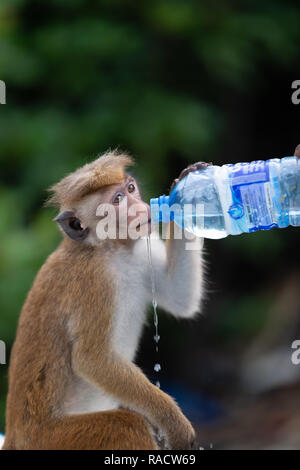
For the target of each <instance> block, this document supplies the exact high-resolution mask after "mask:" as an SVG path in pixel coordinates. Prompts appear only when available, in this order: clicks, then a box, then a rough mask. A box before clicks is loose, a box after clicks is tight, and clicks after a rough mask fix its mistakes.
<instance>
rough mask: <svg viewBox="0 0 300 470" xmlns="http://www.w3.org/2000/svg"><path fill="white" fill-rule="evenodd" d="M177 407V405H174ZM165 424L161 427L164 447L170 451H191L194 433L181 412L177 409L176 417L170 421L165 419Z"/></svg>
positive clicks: (194, 437)
mask: <svg viewBox="0 0 300 470" xmlns="http://www.w3.org/2000/svg"><path fill="white" fill-rule="evenodd" d="M176 406H177V405H176ZM166 420H167V421H168V422H167V423H164V425H163V428H164V429H163V434H164V437H165V445H166V448H167V449H171V450H191V449H193V448H194V443H195V439H196V433H195V431H194V428H193V426H192V425H191V423H190V422H189V420H188V419H187V418H186V417H185V416H184V414H183V413H182V412H181V410H180V409H179V407H178V409H177V413H176V416H173V417H172V418H171V419H170V417H169V419H168V417H167V414H166Z"/></svg>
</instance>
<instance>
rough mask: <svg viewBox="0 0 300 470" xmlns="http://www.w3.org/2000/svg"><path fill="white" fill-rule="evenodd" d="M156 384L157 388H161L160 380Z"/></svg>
mask: <svg viewBox="0 0 300 470" xmlns="http://www.w3.org/2000/svg"><path fill="white" fill-rule="evenodd" d="M155 385H156V386H157V388H160V382H159V380H157V381H156V384H155Z"/></svg>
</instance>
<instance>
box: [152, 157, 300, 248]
mask: <svg viewBox="0 0 300 470" xmlns="http://www.w3.org/2000/svg"><path fill="white" fill-rule="evenodd" d="M150 206H151V214H152V221H153V222H154V223H155V222H160V221H163V222H169V221H170V220H174V221H175V222H176V223H177V224H178V225H179V226H180V227H182V228H184V229H185V230H187V231H189V232H192V233H194V234H195V235H197V236H199V237H206V238H215V239H216V238H224V237H227V235H238V234H240V233H245V232H246V233H251V232H256V231H257V230H270V229H271V228H274V227H278V228H283V227H287V226H288V225H293V226H300V159H298V158H297V157H285V158H282V159H278V158H276V159H271V160H267V161H263V160H258V161H254V162H248V163H236V164H231V165H223V166H221V167H219V166H208V167H206V168H204V169H200V170H196V171H194V172H191V173H188V175H187V176H185V177H184V178H183V179H182V180H181V181H179V183H178V184H177V185H176V186H175V188H174V189H173V191H172V192H171V194H170V196H161V197H159V198H155V199H151V201H150Z"/></svg>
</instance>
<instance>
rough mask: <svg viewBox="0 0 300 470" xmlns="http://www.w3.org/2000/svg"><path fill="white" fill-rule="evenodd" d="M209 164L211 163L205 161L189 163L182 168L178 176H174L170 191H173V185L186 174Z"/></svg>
mask: <svg viewBox="0 0 300 470" xmlns="http://www.w3.org/2000/svg"><path fill="white" fill-rule="evenodd" d="M209 165H212V163H211V162H210V163H205V162H197V163H192V165H189V166H188V167H187V168H185V169H184V170H182V172H181V173H180V175H179V176H178V178H176V179H175V180H174V181H173V183H172V185H171V188H170V193H171V192H172V191H173V189H174V187H175V186H176V184H177V183H179V181H181V180H182V179H183V178H184V177H185V176H186V175H188V174H189V173H191V172H192V171H196V170H200V169H201V168H207V167H208V166H209Z"/></svg>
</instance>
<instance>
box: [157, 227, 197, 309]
mask: <svg viewBox="0 0 300 470" xmlns="http://www.w3.org/2000/svg"><path fill="white" fill-rule="evenodd" d="M171 231H173V227H172V226H171ZM151 246H152V257H153V266H154V274H155V285H156V290H157V302H158V304H159V305H160V306H161V307H162V308H163V309H165V310H167V311H169V312H170V313H172V314H173V315H174V316H176V317H184V318H189V317H192V316H194V315H195V314H196V313H197V312H199V309H200V300H201V297H202V292H203V287H202V278H203V272H202V271H203V270H202V260H201V248H202V240H201V239H199V238H196V237H194V238H193V240H192V241H190V240H187V239H185V238H184V236H183V238H182V240H176V239H174V238H173V237H172V233H171V238H170V239H169V240H167V242H166V243H163V242H162V240H155V239H152V240H151Z"/></svg>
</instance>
